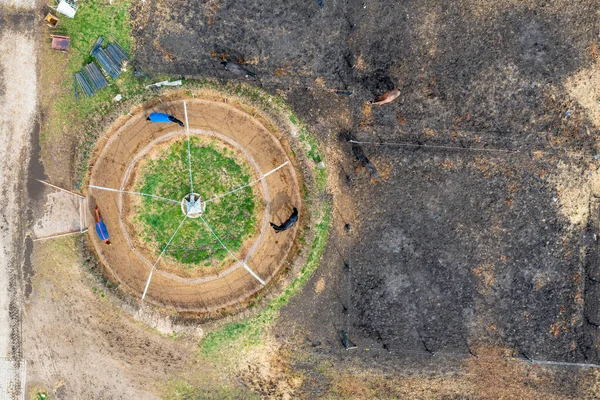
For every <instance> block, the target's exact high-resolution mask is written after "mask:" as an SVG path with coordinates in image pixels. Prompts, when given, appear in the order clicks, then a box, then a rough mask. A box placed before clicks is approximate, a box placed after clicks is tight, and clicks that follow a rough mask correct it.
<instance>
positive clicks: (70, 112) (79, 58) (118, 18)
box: [55, 0, 144, 121]
mask: <svg viewBox="0 0 600 400" xmlns="http://www.w3.org/2000/svg"><path fill="white" fill-rule="evenodd" d="M78 5H79V7H78V10H77V14H76V15H75V18H73V19H70V18H64V17H63V18H61V21H60V24H59V25H58V30H59V31H60V33H61V34H64V35H67V36H70V37H71V47H70V52H69V57H68V63H67V65H66V67H65V71H64V74H65V80H64V81H63V84H62V85H63V88H64V89H65V90H64V91H63V92H64V93H65V94H64V95H63V96H62V97H61V98H59V99H58V101H57V102H56V108H55V110H56V111H57V112H58V117H59V119H61V120H63V121H70V120H73V119H74V117H77V118H78V119H82V120H86V119H87V117H90V116H92V115H93V114H94V113H96V112H104V113H105V112H106V111H108V107H109V106H110V104H111V100H112V98H113V97H114V96H116V95H117V94H119V93H120V94H121V95H122V96H123V97H124V98H126V97H128V96H131V95H133V94H137V93H139V92H141V91H143V90H144V84H143V83H141V82H140V81H138V80H136V79H135V77H134V75H133V72H132V70H131V68H129V70H128V71H127V72H124V73H122V74H121V75H120V76H119V77H118V78H117V79H116V80H112V79H110V78H109V77H107V79H108V82H109V86H108V87H107V88H105V89H102V90H100V91H98V92H97V93H96V95H95V96H93V97H90V98H85V97H84V96H83V95H82V94H81V95H80V97H79V101H76V100H75V94H74V90H73V74H75V73H76V72H78V71H80V70H81V69H82V68H83V66H84V65H86V64H89V63H90V62H92V61H93V59H92V57H91V56H90V51H91V49H92V46H93V45H94V43H95V42H96V40H97V39H98V37H100V36H103V37H104V38H105V39H106V40H110V41H113V40H116V41H117V42H118V43H119V44H120V45H121V46H122V47H123V48H124V49H125V51H127V52H128V53H129V55H130V56H131V49H132V41H133V40H132V37H131V28H130V23H129V6H130V1H129V0H115V1H113V4H112V5H111V4H109V3H108V1H102V0H81V1H79V2H78ZM74 113H75V114H74Z"/></svg>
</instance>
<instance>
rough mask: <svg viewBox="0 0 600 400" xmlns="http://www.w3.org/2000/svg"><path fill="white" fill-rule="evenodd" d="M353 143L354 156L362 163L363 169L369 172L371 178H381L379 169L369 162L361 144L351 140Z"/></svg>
mask: <svg viewBox="0 0 600 400" xmlns="http://www.w3.org/2000/svg"><path fill="white" fill-rule="evenodd" d="M350 142H351V143H352V154H354V157H356V161H360V163H361V164H362V166H363V167H365V169H366V170H367V172H368V173H369V175H371V178H373V179H375V178H379V172H377V168H375V166H374V165H373V163H371V161H369V159H368V158H367V156H366V155H365V152H364V150H363V148H362V146H361V145H360V144H359V143H355V141H353V140H350Z"/></svg>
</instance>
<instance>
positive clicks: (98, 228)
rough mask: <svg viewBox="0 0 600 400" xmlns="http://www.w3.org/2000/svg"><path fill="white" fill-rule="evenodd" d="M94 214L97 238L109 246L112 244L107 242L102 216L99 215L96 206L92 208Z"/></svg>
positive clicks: (106, 232) (107, 237) (106, 230)
mask: <svg viewBox="0 0 600 400" xmlns="http://www.w3.org/2000/svg"><path fill="white" fill-rule="evenodd" d="M94 214H95V215H96V233H97V234H98V238H99V239H100V240H101V241H103V242H104V243H106V244H107V245H109V246H110V245H111V244H112V243H111V242H110V240H109V238H110V237H109V235H108V229H107V228H106V225H105V224H104V220H103V219H102V215H100V210H98V206H96V208H94Z"/></svg>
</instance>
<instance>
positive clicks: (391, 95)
mask: <svg viewBox="0 0 600 400" xmlns="http://www.w3.org/2000/svg"><path fill="white" fill-rule="evenodd" d="M398 96H400V91H399V90H398V89H396V88H394V89H392V90H390V91H389V92H386V93H384V94H383V95H381V96H379V97H378V98H376V99H375V101H372V102H371V103H372V104H377V105H383V104H387V103H391V102H392V101H394V100H395V99H396V98H397V97H398Z"/></svg>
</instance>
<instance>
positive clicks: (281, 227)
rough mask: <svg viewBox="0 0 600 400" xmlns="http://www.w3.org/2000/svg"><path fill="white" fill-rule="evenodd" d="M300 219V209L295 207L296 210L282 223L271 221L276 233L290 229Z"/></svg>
mask: <svg viewBox="0 0 600 400" xmlns="http://www.w3.org/2000/svg"><path fill="white" fill-rule="evenodd" d="M296 221H298V209H297V208H296V207H294V211H292V215H290V217H289V218H288V219H287V220H286V221H285V222H284V223H283V224H281V225H275V224H274V223H272V222H271V223H270V224H271V226H272V227H273V229H275V233H279V232H283V231H285V230H287V229H290V228H291V227H292V225H294V224H295V223H296Z"/></svg>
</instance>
